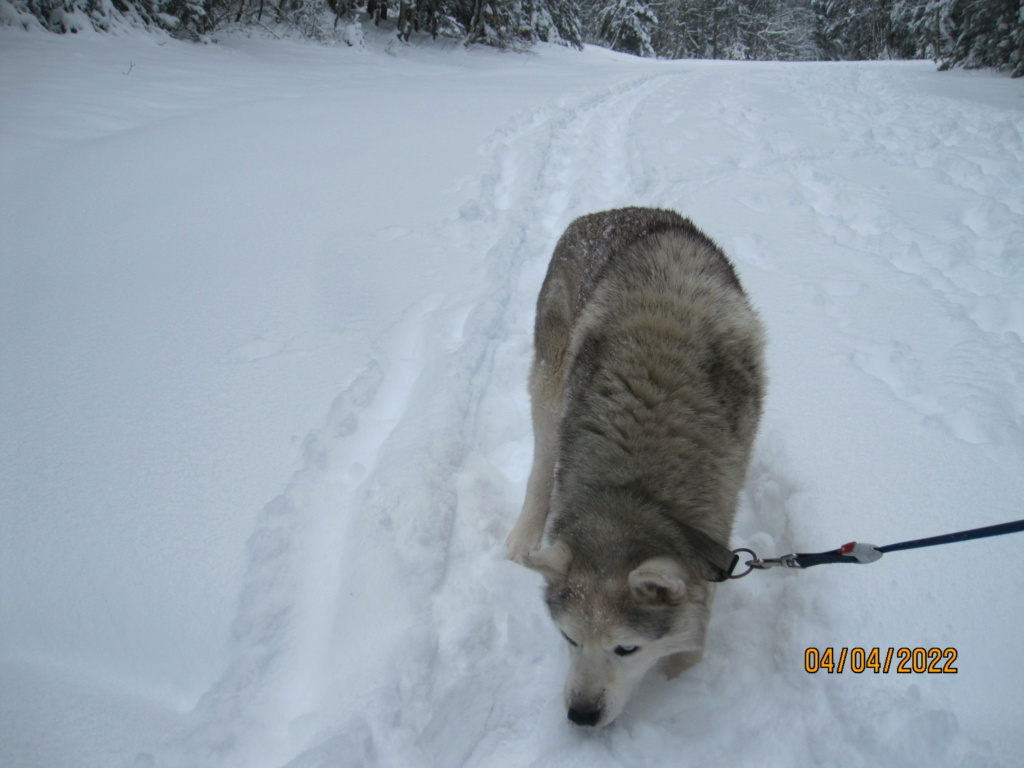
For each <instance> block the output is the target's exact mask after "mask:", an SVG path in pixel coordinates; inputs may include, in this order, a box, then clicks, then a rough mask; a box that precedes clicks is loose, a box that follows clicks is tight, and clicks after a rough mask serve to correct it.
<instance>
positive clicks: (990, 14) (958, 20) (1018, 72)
mask: <svg viewBox="0 0 1024 768" xmlns="http://www.w3.org/2000/svg"><path fill="white" fill-rule="evenodd" d="M949 27H950V33H951V36H952V38H953V42H952V49H951V51H950V52H949V54H948V55H947V56H946V58H945V59H944V61H943V67H944V68H948V67H951V66H957V65H962V66H964V67H968V68H976V67H995V68H998V69H1009V70H1010V72H1011V74H1012V75H1013V76H1014V77H1021V76H1022V75H1024V0H953V2H952V3H951V5H950V7H949Z"/></svg>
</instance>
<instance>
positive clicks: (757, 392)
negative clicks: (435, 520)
mask: <svg viewBox="0 0 1024 768" xmlns="http://www.w3.org/2000/svg"><path fill="white" fill-rule="evenodd" d="M534 346H535V349H534V352H535V354H534V361H533V367H532V370H531V372H530V396H531V406H532V415H533V426H534V439H535V444H534V458H533V468H532V471H531V473H530V479H529V483H528V486H527V492H526V501H525V503H524V505H523V510H522V513H521V514H520V516H519V519H518V521H517V522H516V524H515V527H514V528H513V530H512V532H511V534H510V535H509V537H508V541H507V545H508V549H509V557H510V558H511V559H512V560H514V561H516V562H518V563H522V564H523V565H525V566H527V567H529V568H533V569H534V570H537V571H539V572H540V573H542V574H543V575H544V577H545V579H546V581H547V588H546V601H547V605H548V608H549V610H550V613H551V616H552V619H553V620H554V622H555V624H556V626H557V627H558V628H559V629H560V631H561V632H562V634H563V635H564V636H565V638H566V640H567V641H568V643H569V645H570V657H571V668H570V672H569V677H568V680H567V682H566V687H565V699H566V706H567V707H568V711H569V719H570V720H572V721H573V722H575V723H577V724H580V725H607V724H608V723H610V722H612V721H613V720H614V719H615V718H616V717H617V716H618V715H619V713H620V712H621V711H622V708H623V706H625V704H626V702H627V700H628V699H629V697H630V695H631V694H632V692H633V689H634V688H635V686H636V684H637V683H638V682H639V681H640V679H641V678H642V677H643V676H644V675H645V674H646V672H647V671H648V670H649V669H650V668H651V667H653V666H654V665H655V664H656V663H658V662H659V661H661V662H662V667H663V669H664V670H665V672H666V673H667V674H668V675H669V676H670V677H674V676H675V675H677V674H678V673H679V672H681V671H682V670H683V669H685V668H687V667H688V666H690V665H692V664H694V663H695V662H696V661H698V660H699V659H700V657H701V654H702V653H703V649H704V637H705V632H706V628H707V622H708V618H709V616H710V608H711V600H712V597H713V594H714V584H713V583H710V582H709V581H708V580H709V579H712V578H714V576H713V575H712V571H713V569H712V567H711V566H710V565H709V563H708V562H707V559H706V557H705V556H703V555H702V554H701V552H702V550H701V544H700V538H701V536H702V535H703V536H704V537H707V538H710V539H711V540H712V541H714V542H716V543H718V544H720V545H722V546H723V547H728V543H729V537H730V534H731V530H732V523H733V517H734V516H735V510H736V505H737V497H738V494H739V492H740V488H741V487H742V484H743V482H744V476H745V474H746V468H747V463H748V460H749V457H750V451H751V445H752V443H753V440H754V436H755V433H756V431H757V423H758V420H759V417H760V413H761V402H762V397H763V392H764V388H765V376H764V372H763V362H762V357H763V329H762V327H761V324H760V322H759V320H758V318H757V315H756V314H755V312H754V310H753V309H752V308H751V305H750V303H749V301H748V300H747V297H746V295H745V293H744V291H743V288H742V287H741V286H740V283H739V279H738V278H737V276H736V272H735V270H734V269H733V267H732V264H730V262H729V260H728V259H727V258H726V257H725V255H724V254H723V253H722V251H721V250H720V249H719V248H718V247H717V246H716V245H715V244H714V243H713V242H712V241H711V240H710V239H709V238H708V237H706V236H705V235H704V234H703V233H701V232H700V231H699V230H698V229H697V228H696V227H695V226H694V225H693V224H692V223H691V222H690V221H689V220H688V219H685V218H683V217H682V216H680V215H678V214H676V213H674V212H672V211H665V210H656V209H650V208H624V209H620V210H614V211H605V212H603V213H595V214H591V215H589V216H583V217H581V218H579V219H577V220H576V221H574V222H573V223H572V224H571V225H570V226H569V228H568V229H567V230H566V231H565V234H564V235H562V238H561V239H560V240H559V242H558V245H557V247H556V248H555V252H554V256H553V257H552V259H551V264H550V266H549V267H548V273H547V277H546V278H545V279H544V284H543V287H542V288H541V291H540V297H539V299H538V301H537V319H536V326H535V335H534ZM545 529H547V532H548V537H549V543H548V545H547V546H546V547H542V539H543V536H544V532H545ZM695 531H696V532H695Z"/></svg>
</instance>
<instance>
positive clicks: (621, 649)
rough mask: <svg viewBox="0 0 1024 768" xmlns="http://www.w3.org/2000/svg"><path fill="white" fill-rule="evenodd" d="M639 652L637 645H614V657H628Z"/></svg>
mask: <svg viewBox="0 0 1024 768" xmlns="http://www.w3.org/2000/svg"><path fill="white" fill-rule="evenodd" d="M639 650H640V646H639V645H616V646H615V655H616V656H629V655H631V654H634V653H636V652H637V651H639Z"/></svg>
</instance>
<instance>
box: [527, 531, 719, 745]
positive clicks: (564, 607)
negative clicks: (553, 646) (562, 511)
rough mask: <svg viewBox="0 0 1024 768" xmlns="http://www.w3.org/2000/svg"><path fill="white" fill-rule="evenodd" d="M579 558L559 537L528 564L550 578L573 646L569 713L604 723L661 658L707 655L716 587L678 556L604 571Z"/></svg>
mask: <svg viewBox="0 0 1024 768" xmlns="http://www.w3.org/2000/svg"><path fill="white" fill-rule="evenodd" d="M574 560H575V558H574V556H573V551H572V549H571V548H570V546H569V544H567V543H566V542H565V541H562V540H558V539H556V540H555V542H554V543H553V544H551V545H550V546H548V547H546V548H545V549H542V550H540V551H539V552H538V553H536V554H534V555H533V556H532V557H531V558H530V559H529V561H528V562H527V563H526V565H527V566H528V567H531V568H533V569H534V570H537V571H539V572H540V573H542V574H543V575H544V577H545V579H546V580H547V588H546V592H545V600H546V602H547V605H548V610H549V611H550V612H551V618H552V620H553V621H554V623H555V626H556V627H557V628H558V630H559V631H560V632H561V633H562V636H563V637H564V638H565V640H566V642H567V643H568V646H569V657H570V668H569V677H568V679H567V680H566V684H565V704H566V707H567V708H568V715H569V719H570V720H571V721H572V722H574V723H576V724H577V725H594V726H604V725H608V724H609V723H611V722H612V721H613V720H615V718H616V717H618V716H619V714H620V713H621V712H622V709H623V707H624V706H625V705H626V702H627V701H629V698H630V696H631V695H632V693H633V691H634V689H635V688H636V686H637V684H638V683H639V682H640V680H642V679H643V677H644V675H645V674H647V672H648V670H650V669H651V667H653V666H654V665H655V664H657V663H658V661H659V660H661V659H663V658H666V657H669V656H675V655H676V654H686V658H688V659H691V660H696V659H697V658H699V657H700V654H701V652H702V651H703V648H704V637H705V633H706V629H707V622H708V617H709V615H710V602H711V597H712V595H713V590H714V586H713V585H712V584H709V583H708V582H706V581H704V580H703V579H701V578H700V576H699V575H698V574H695V573H693V572H691V571H690V570H689V569H687V568H686V567H685V566H684V565H683V563H681V562H679V561H677V560H675V559H674V558H671V557H665V556H660V557H652V558H648V559H646V560H643V561H641V562H639V563H636V564H633V565H632V566H631V567H626V568H624V569H621V570H618V571H613V570H605V571H603V572H599V571H594V570H590V569H585V568H583V567H581V566H580V565H579V564H577V563H575V562H574ZM683 658H684V657H677V660H681V659H683ZM691 663H692V662H691Z"/></svg>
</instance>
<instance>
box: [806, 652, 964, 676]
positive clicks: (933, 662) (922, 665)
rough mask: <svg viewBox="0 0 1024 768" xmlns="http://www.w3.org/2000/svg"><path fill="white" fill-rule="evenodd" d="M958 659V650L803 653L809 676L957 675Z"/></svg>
mask: <svg viewBox="0 0 1024 768" xmlns="http://www.w3.org/2000/svg"><path fill="white" fill-rule="evenodd" d="M956 657H957V652H956V648H922V647H917V648H859V647H856V648H849V647H843V648H808V649H807V650H805V651H804V670H805V671H806V672H809V673H810V674H814V673H816V672H828V673H830V674H840V673H842V672H852V673H853V674H855V675H861V674H864V673H865V672H873V673H875V674H888V673H890V672H895V673H896V674H899V675H911V674H915V675H921V674H932V675H934V674H945V675H955V674H956V671H957V669H956V667H955V666H954V663H955V662H956Z"/></svg>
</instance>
